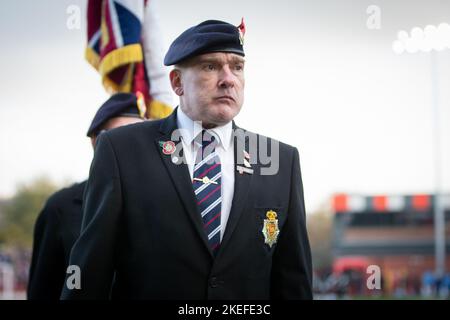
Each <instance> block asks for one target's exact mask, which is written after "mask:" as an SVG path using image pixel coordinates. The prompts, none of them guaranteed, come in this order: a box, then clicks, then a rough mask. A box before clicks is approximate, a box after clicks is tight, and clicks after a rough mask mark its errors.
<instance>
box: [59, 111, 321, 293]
mask: <svg viewBox="0 0 450 320" xmlns="http://www.w3.org/2000/svg"><path fill="white" fill-rule="evenodd" d="M233 125H234V123H233ZM176 128H177V122H176V112H174V113H172V115H171V116H169V117H168V118H166V119H162V120H158V121H151V122H144V123H141V124H135V125H131V126H126V127H121V128H117V129H114V130H111V131H108V132H106V133H104V134H102V135H100V137H99V141H98V144H97V147H96V150H95V156H94V160H93V162H92V165H91V171H90V176H89V180H88V184H87V187H86V193H85V198H84V201H85V204H84V211H83V214H84V217H83V223H82V233H81V235H80V238H79V239H78V240H77V242H76V243H75V245H74V247H73V249H72V253H71V258H70V263H71V264H73V265H78V266H79V267H80V269H81V289H79V290H78V289H72V290H70V289H68V288H64V290H63V293H62V298H63V299H106V298H108V297H109V293H110V287H111V285H110V284H111V280H112V278H113V275H114V272H115V282H114V284H113V288H112V296H113V298H128V299H270V298H273V299H275V298H288V299H311V298H312V291H311V281H312V275H311V254H310V247H309V242H308V236H307V232H306V225H305V208H304V200H303V187H302V180H301V174H300V166H299V155H298V152H297V150H296V149H295V148H293V147H291V146H288V145H286V144H283V143H280V149H279V152H280V166H279V172H278V174H276V175H270V176H269V175H260V174H259V171H260V169H261V167H262V165H261V164H254V165H253V169H254V174H246V173H244V174H239V173H238V172H237V171H236V173H235V191H234V197H233V202H232V208H231V212H230V216H229V220H228V223H227V226H226V231H225V234H224V236H223V240H222V243H221V246H220V249H219V251H218V253H217V255H216V257H214V256H213V254H212V251H211V249H210V247H209V245H208V241H207V237H206V234H205V232H204V230H203V224H202V220H201V216H200V213H199V211H198V208H197V205H196V200H195V194H194V191H193V188H192V181H191V178H190V175H189V171H188V168H187V165H185V164H180V165H176V164H174V163H173V162H172V160H171V156H169V155H165V154H163V153H162V148H161V142H164V141H168V140H170V139H171V133H172V132H173V131H174V130H175V129H176ZM234 128H236V126H235V125H234ZM246 135H247V137H245V136H242V137H238V138H236V139H235V150H234V151H235V159H237V158H236V157H237V155H238V154H241V151H240V150H236V148H237V146H238V145H239V143H241V142H242V139H244V141H246V142H247V143H248V141H250V140H251V139H252V138H256V137H257V136H256V135H255V134H253V133H250V132H246ZM269 142H270V139H269ZM179 146H181V144H180V145H179ZM179 146H178V147H179ZM268 210H274V211H275V212H276V213H277V215H278V224H279V229H280V234H279V237H278V242H277V243H276V244H275V245H274V246H272V247H269V246H268V245H267V244H265V243H264V235H263V233H262V230H263V226H264V219H266V212H267V211H268Z"/></svg>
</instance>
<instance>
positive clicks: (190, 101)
mask: <svg viewBox="0 0 450 320" xmlns="http://www.w3.org/2000/svg"><path fill="white" fill-rule="evenodd" d="M244 63H245V62H244V59H243V58H242V57H241V56H239V55H237V54H234V53H224V52H217V53H207V54H203V55H200V56H197V57H194V58H192V59H190V60H189V61H187V62H186V63H183V64H182V65H180V66H177V67H176V68H175V69H174V70H173V71H172V72H171V74H170V79H171V83H172V87H173V89H174V91H175V93H176V94H177V95H178V96H179V97H180V108H182V110H183V112H185V113H186V114H187V115H188V116H189V117H190V118H191V119H192V120H194V121H201V122H202V124H203V126H204V127H205V128H209V127H215V126H221V125H224V124H226V123H228V122H229V121H231V120H233V118H234V117H235V116H236V115H237V114H238V113H239V111H240V110H241V107H242V104H243V103H244V86H245V79H244Z"/></svg>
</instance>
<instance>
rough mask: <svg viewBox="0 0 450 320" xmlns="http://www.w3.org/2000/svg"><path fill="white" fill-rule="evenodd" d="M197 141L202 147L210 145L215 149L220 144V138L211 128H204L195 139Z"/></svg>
mask: <svg viewBox="0 0 450 320" xmlns="http://www.w3.org/2000/svg"><path fill="white" fill-rule="evenodd" d="M194 141H195V142H196V143H198V144H199V145H201V146H202V148H203V149H204V148H206V147H209V148H210V149H215V148H216V146H217V144H218V139H217V138H216V136H215V135H214V133H212V132H211V131H209V130H202V132H200V133H199V134H198V135H197V137H196V138H195V140H194Z"/></svg>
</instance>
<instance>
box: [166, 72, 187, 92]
mask: <svg viewBox="0 0 450 320" xmlns="http://www.w3.org/2000/svg"><path fill="white" fill-rule="evenodd" d="M169 77H170V84H171V86H172V90H173V91H174V92H175V94H176V95H177V96H182V95H183V93H184V92H183V86H182V81H181V70H179V69H173V70H172V71H170V73H169Z"/></svg>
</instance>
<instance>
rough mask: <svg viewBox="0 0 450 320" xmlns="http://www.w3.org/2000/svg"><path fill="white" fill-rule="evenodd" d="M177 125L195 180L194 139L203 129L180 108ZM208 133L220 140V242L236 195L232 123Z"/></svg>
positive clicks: (190, 170) (190, 172)
mask: <svg viewBox="0 0 450 320" xmlns="http://www.w3.org/2000/svg"><path fill="white" fill-rule="evenodd" d="M177 124H178V128H179V129H180V134H181V141H182V144H183V153H184V157H185V159H186V162H187V165H188V168H189V174H190V176H191V179H193V172H194V165H195V157H196V155H197V151H198V150H199V148H200V146H199V145H198V144H197V143H195V142H194V139H195V137H197V135H198V134H200V133H201V132H202V130H203V127H202V126H201V123H200V122H197V121H193V120H192V119H191V118H189V117H188V116H187V115H186V114H185V113H184V112H183V111H182V110H181V108H180V107H178V109H177ZM208 131H211V132H212V133H213V134H214V135H215V136H216V138H218V140H219V141H218V144H217V146H216V149H215V150H216V153H217V155H218V156H219V159H220V163H221V170H222V177H221V184H222V186H221V192H222V212H221V214H220V226H221V230H220V240H221V241H222V238H223V235H224V233H225V227H226V225H227V222H228V217H229V216H230V210H231V203H232V201H233V194H234V141H233V138H232V136H233V135H232V133H233V126H232V122H231V121H230V122H228V123H227V124H225V125H223V126H220V127H216V128H212V129H209V130H208Z"/></svg>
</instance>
